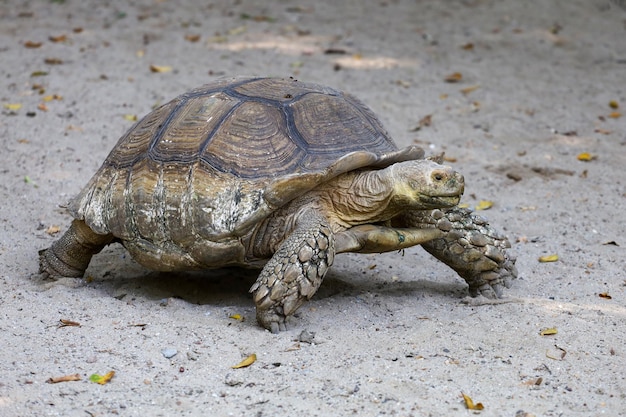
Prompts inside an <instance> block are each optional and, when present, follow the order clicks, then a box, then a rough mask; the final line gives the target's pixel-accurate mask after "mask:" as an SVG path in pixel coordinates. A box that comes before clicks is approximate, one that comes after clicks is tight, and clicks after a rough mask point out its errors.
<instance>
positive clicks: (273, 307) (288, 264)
mask: <svg viewBox="0 0 626 417" xmlns="http://www.w3.org/2000/svg"><path fill="white" fill-rule="evenodd" d="M334 256H335V243H334V236H333V234H332V231H331V229H330V226H329V225H328V221H327V220H326V218H324V217H323V216H321V215H319V214H318V213H316V212H314V211H313V210H308V211H306V212H305V213H304V214H303V215H301V216H300V218H299V219H298V224H297V226H296V229H295V230H294V231H293V232H292V233H291V235H289V237H288V238H287V239H285V241H284V242H283V243H282V244H281V245H280V247H279V248H278V250H277V251H276V253H274V256H272V258H271V259H270V260H269V261H268V263H267V264H266V265H265V267H264V268H263V270H262V271H261V274H260V275H259V277H258V279H257V281H256V282H255V283H254V285H252V287H251V288H250V292H251V293H253V298H254V302H255V303H256V316H257V321H258V322H259V324H261V325H262V326H263V327H265V328H266V329H268V330H271V332H272V333H278V332H279V331H282V330H286V329H287V326H286V319H287V317H288V316H291V315H293V314H294V313H295V312H296V310H297V309H298V308H299V307H300V306H301V305H302V304H303V303H304V302H305V301H306V300H308V299H310V298H311V297H313V295H314V294H315V292H316V291H317V289H318V288H319V286H320V285H321V284H322V279H323V278H324V275H326V271H327V270H328V268H329V267H330V266H331V265H332V264H333V260H334Z"/></svg>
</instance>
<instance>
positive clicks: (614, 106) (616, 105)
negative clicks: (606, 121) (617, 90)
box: [609, 100, 619, 109]
mask: <svg viewBox="0 0 626 417" xmlns="http://www.w3.org/2000/svg"><path fill="white" fill-rule="evenodd" d="M609 107H610V108H612V109H619V103H618V102H617V100H611V101H609Z"/></svg>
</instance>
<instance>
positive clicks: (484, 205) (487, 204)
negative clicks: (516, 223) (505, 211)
mask: <svg viewBox="0 0 626 417" xmlns="http://www.w3.org/2000/svg"><path fill="white" fill-rule="evenodd" d="M491 207H493V201H489V200H480V201H479V202H478V204H477V205H476V207H475V208H476V210H488V209H490V208H491Z"/></svg>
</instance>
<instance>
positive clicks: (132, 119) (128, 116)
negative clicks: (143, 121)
mask: <svg viewBox="0 0 626 417" xmlns="http://www.w3.org/2000/svg"><path fill="white" fill-rule="evenodd" d="M124 119H125V120H128V121H129V122H136V121H137V115H136V114H125V115H124Z"/></svg>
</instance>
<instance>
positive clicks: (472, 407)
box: [461, 392, 485, 410]
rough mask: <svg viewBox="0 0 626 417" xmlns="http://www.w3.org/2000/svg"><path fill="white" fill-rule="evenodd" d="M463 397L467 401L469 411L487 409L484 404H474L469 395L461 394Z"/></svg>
mask: <svg viewBox="0 0 626 417" xmlns="http://www.w3.org/2000/svg"><path fill="white" fill-rule="evenodd" d="M461 395H462V396H463V401H465V406H466V407H467V409H468V410H482V409H484V408H485V407H484V406H483V404H482V403H476V404H474V401H472V399H471V398H470V396H469V395H467V394H465V393H463V392H462V393H461Z"/></svg>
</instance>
